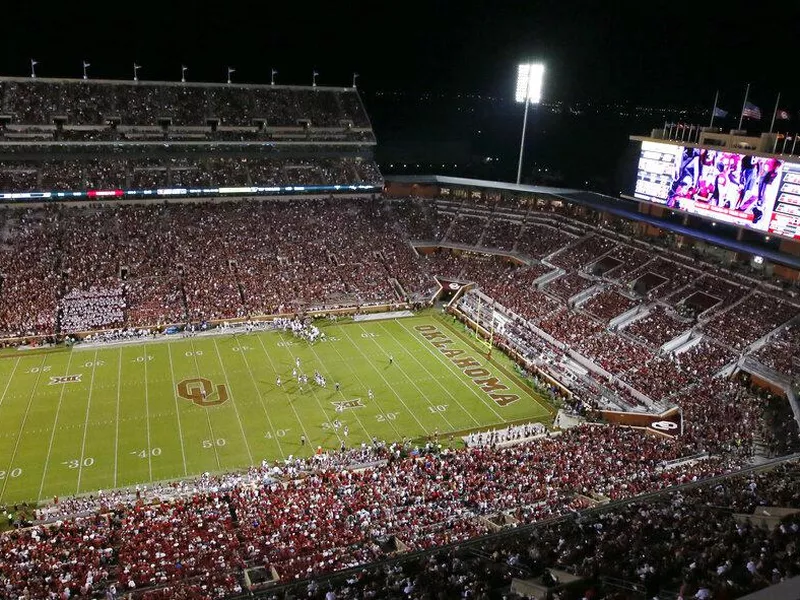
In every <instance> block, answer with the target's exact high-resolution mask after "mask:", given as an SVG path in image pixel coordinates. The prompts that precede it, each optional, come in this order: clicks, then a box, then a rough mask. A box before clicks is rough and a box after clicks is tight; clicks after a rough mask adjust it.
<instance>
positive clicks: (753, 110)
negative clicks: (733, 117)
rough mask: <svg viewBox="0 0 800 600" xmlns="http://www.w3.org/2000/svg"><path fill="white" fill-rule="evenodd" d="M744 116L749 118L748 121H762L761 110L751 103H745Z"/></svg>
mask: <svg viewBox="0 0 800 600" xmlns="http://www.w3.org/2000/svg"><path fill="white" fill-rule="evenodd" d="M742 116H743V117H747V118H748V119H760V118H761V109H760V108H758V107H757V106H756V105H755V104H752V103H750V102H745V103H744V108H742Z"/></svg>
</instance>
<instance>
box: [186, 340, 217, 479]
mask: <svg viewBox="0 0 800 600" xmlns="http://www.w3.org/2000/svg"><path fill="white" fill-rule="evenodd" d="M189 345H190V346H191V347H192V358H193V359H194V368H195V371H196V372H197V377H198V378H200V377H202V374H201V373H200V363H198V362H197V351H196V350H195V347H194V340H192V339H191V338H189ZM203 412H205V413H206V421H207V422H208V432H209V433H210V434H211V448H213V450H214V458H216V459H217V469H218V470H220V471H221V470H222V463H221V462H220V460H219V452H218V451H217V442H216V440H217V436H215V435H214V427H213V425H211V415H210V414H209V412H208V410H207V409H204V410H203Z"/></svg>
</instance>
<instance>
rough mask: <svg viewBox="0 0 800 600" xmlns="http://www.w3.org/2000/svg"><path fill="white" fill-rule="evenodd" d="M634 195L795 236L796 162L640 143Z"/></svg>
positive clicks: (799, 192)
mask: <svg viewBox="0 0 800 600" xmlns="http://www.w3.org/2000/svg"><path fill="white" fill-rule="evenodd" d="M634 196H635V197H636V198H639V199H641V200H647V201H648V202H654V203H656V204H663V205H665V206H668V207H669V208H673V209H677V210H683V211H686V212H689V213H693V214H696V215H700V216H703V217H707V218H710V219H714V220H716V221H724V222H726V223H731V224H733V225H738V226H741V227H748V228H751V229H756V230H759V231H763V232H765V233H773V234H775V235H780V236H784V237H788V238H793V239H800V164H798V163H790V162H786V161H783V160H780V159H778V158H774V157H759V156H752V155H749V154H739V153H737V152H727V151H723V150H710V149H706V148H692V147H688V146H680V145H675V144H662V143H659V142H648V141H645V142H642V150H641V153H640V155H639V168H638V172H637V175H636V189H635V191H634Z"/></svg>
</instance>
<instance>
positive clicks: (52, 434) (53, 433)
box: [37, 352, 73, 502]
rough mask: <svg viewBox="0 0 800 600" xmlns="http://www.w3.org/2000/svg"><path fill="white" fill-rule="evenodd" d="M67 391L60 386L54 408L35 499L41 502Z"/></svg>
mask: <svg viewBox="0 0 800 600" xmlns="http://www.w3.org/2000/svg"><path fill="white" fill-rule="evenodd" d="M72 354H73V353H72V352H70V353H69V358H67V368H66V370H65V372H66V373H67V374H68V373H69V366H70V364H71V363H72ZM66 391H67V385H66V384H63V385H62V386H61V393H60V394H59V395H58V405H57V406H56V416H55V418H54V419H53V430H52V431H51V432H50V443H49V444H48V446H47V457H46V458H45V459H44V470H43V471H42V483H41V484H40V485H39V495H38V496H37V498H38V499H39V501H40V502H41V500H42V492H43V491H44V482H45V479H47V468H48V466H49V465H50V455H51V454H52V452H53V440H54V439H55V437H56V430H57V425H58V414H59V412H61V404H62V402H63V400H64V392H66Z"/></svg>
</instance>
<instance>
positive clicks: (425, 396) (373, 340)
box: [359, 325, 478, 431]
mask: <svg viewBox="0 0 800 600" xmlns="http://www.w3.org/2000/svg"><path fill="white" fill-rule="evenodd" d="M380 326H381V327H383V325H380ZM359 328H360V329H362V330H364V328H363V327H362V326H359ZM384 331H386V332H387V333H388V334H389V337H390V338H391V339H392V341H395V339H394V335H393V334H392V333H391V332H390V331H389V330H388V329H384ZM370 339H371V340H372V342H373V343H374V344H377V345H378V347H379V348H382V346H381V344H379V343H378V342H377V341H376V339H375V338H370ZM395 343H396V342H395ZM400 348H401V351H402V352H405V353H407V354H410V353H409V352H408V350H406V349H405V346H404V345H403V344H400ZM412 358H413V355H412ZM415 360H416V359H415ZM417 363H418V364H419V361H417ZM395 366H397V367H398V368H399V369H400V373H402V375H403V377H405V378H406V379H407V380H408V381H410V382H411V385H413V386H414V387H415V388H416V390H417V391H418V392H419V394H420V396H421V397H422V399H423V400H424V401H425V402H427V403H428V406H429V407H433V406H435V405H434V403H433V402H432V401H431V399H430V397H429V396H428V395H427V394H426V393H424V392H423V391H422V390H421V389H420V388H419V386H418V385H417V382H416V381H414V378H413V377H409V376H408V375H406V372H405V371H404V370H403V369H402V367H400V366H399V365H395ZM423 368H424V367H423ZM425 372H426V373H428V375H431V372H430V371H428V370H427V369H425ZM439 385H440V386H441V384H439ZM442 387H443V386H442ZM445 391H447V390H446V388H445ZM450 397H451V398H453V395H452V394H450ZM453 399H454V400H455V398H453ZM456 404H458V406H459V408H461V410H464V407H463V406H461V404H459V403H458V400H456ZM464 412H466V413H467V415H468V416H469V417H470V418H471V419H472V420H473V421H475V423H478V421H476V420H475V417H473V416H472V415H471V414H470V413H469V412H468V411H464ZM436 414H438V415H439V416H440V417H442V420H444V422H445V423H446V424H447V428H448V431H457V429H456V428H455V427H453V424H452V423H451V422H450V420H449V419H448V418H447V415H446V414H445V413H444V412H437V413H436ZM461 429H463V428H461Z"/></svg>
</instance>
